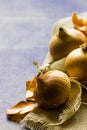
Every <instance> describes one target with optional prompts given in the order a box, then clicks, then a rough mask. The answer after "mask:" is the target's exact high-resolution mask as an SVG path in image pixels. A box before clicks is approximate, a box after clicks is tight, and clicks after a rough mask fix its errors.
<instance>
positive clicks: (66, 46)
mask: <svg viewBox="0 0 87 130" xmlns="http://www.w3.org/2000/svg"><path fill="white" fill-rule="evenodd" d="M86 40H87V39H86V36H85V35H84V34H83V33H82V32H80V31H78V30H76V29H66V28H63V27H60V28H59V32H58V33H57V34H55V35H54V36H53V37H52V38H51V40H50V43H49V52H50V54H51V56H52V57H53V59H54V60H59V59H62V58H63V57H66V56H67V55H68V54H69V53H70V52H71V51H72V50H74V49H76V48H78V47H79V45H81V44H82V43H84V42H86Z"/></svg>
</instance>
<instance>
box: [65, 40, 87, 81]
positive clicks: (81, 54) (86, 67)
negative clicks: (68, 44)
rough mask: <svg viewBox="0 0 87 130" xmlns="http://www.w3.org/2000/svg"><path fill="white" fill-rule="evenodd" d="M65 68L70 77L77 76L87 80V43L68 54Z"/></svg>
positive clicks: (79, 78)
mask: <svg viewBox="0 0 87 130" xmlns="http://www.w3.org/2000/svg"><path fill="white" fill-rule="evenodd" d="M65 69H66V72H67V74H68V75H69V76H70V77H76V78H77V80H79V81H87V43H84V44H83V45H81V46H80V48H78V49H75V50H73V51H72V52H71V53H70V54H69V55H68V56H67V58H66V61H65Z"/></svg>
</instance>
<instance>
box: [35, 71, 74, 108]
mask: <svg viewBox="0 0 87 130" xmlns="http://www.w3.org/2000/svg"><path fill="white" fill-rule="evenodd" d="M70 88H71V84H70V79H69V77H68V76H67V75H66V74H65V73H64V72H62V71H58V70H51V71H48V72H46V73H44V74H42V73H41V74H40V75H38V76H37V86H36V88H35V90H34V98H35V102H36V103H37V104H38V105H39V106H40V107H43V108H48V109H53V108H57V107H59V106H61V105H63V104H64V103H65V101H66V100H68V98H69V95H70Z"/></svg>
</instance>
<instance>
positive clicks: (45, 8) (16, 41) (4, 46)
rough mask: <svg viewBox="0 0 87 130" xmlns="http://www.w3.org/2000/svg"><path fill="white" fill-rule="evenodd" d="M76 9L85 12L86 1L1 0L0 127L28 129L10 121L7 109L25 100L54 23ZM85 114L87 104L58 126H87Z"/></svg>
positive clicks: (77, 129)
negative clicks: (36, 64) (34, 63)
mask: <svg viewBox="0 0 87 130" xmlns="http://www.w3.org/2000/svg"><path fill="white" fill-rule="evenodd" d="M84 3H85V4H84ZM63 5H64V6H63ZM74 11H77V12H78V13H83V12H86V11H87V1H86V0H85V2H83V0H79V1H76V0H73V1H68V0H67V1H66V0H64V1H63V2H62V1H58V0H56V1H55V2H54V1H53V0H50V2H49V1H40V0H37V2H36V1H35V0H29V1H28V0H26V1H24V0H15V1H11V0H10V1H9V2H7V1H6V0H3V1H2V0H0V95H1V98H0V130H21V129H26V128H23V127H22V126H20V125H19V124H16V123H14V122H10V121H8V120H7V118H6V110H7V108H9V107H11V106H13V105H15V104H16V103H17V102H19V101H21V100H25V93H26V91H25V85H26V84H25V83H26V81H27V80H31V79H32V77H33V76H34V75H35V74H37V69H36V68H35V66H34V65H33V61H35V60H36V61H38V62H39V64H42V62H43V60H44V58H45V56H46V53H47V51H48V44H49V40H50V37H51V29H52V26H53V24H54V23H55V22H56V21H57V20H58V19H60V18H63V17H68V16H71V15H72V13H73V12H74ZM86 117H87V106H84V105H82V106H81V108H80V109H79V111H78V112H77V113H76V115H75V116H74V117H73V118H72V119H71V121H70V122H68V123H67V122H66V123H65V124H64V125H63V126H61V127H60V128H59V129H61V130H63V129H64V130H65V129H66V130H80V129H81V130H86V129H87V121H86ZM59 129H58V130H59Z"/></svg>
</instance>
